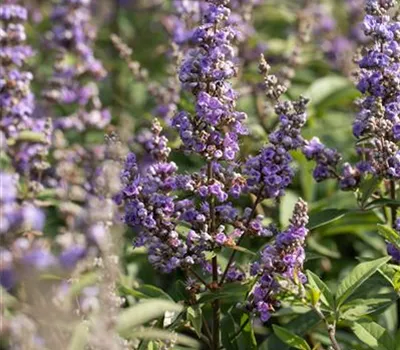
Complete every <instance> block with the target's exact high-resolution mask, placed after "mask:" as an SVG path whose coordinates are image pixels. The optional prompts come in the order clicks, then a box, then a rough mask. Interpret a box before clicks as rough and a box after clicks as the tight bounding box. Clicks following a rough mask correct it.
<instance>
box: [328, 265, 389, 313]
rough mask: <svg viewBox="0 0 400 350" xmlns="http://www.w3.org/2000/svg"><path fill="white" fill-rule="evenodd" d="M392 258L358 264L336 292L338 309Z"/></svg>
mask: <svg viewBox="0 0 400 350" xmlns="http://www.w3.org/2000/svg"><path fill="white" fill-rule="evenodd" d="M389 260H390V257H384V258H380V259H377V260H373V261H367V262H363V263H361V264H358V265H357V266H356V267H355V268H354V269H353V270H352V271H351V272H350V273H349V274H348V275H347V276H346V277H345V278H344V279H343V280H342V282H341V283H340V284H339V287H338V289H337V291H336V301H337V307H340V306H341V305H342V304H344V302H345V301H346V300H347V299H348V298H349V297H350V296H351V295H352V294H353V293H354V292H355V291H356V289H357V288H359V287H360V286H361V285H362V284H363V283H364V282H365V281H366V280H367V279H368V278H370V277H371V276H372V275H373V274H374V273H375V272H376V271H378V269H379V268H380V267H381V266H383V265H384V264H386V263H387V262H388V261H389Z"/></svg>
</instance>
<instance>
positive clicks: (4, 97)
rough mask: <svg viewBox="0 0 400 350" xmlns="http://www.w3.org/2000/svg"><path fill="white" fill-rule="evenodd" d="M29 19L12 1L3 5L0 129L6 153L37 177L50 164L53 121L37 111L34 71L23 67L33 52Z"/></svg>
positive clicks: (0, 9)
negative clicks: (27, 31)
mask: <svg viewBox="0 0 400 350" xmlns="http://www.w3.org/2000/svg"><path fill="white" fill-rule="evenodd" d="M26 19H27V11H26V9H25V8H24V7H22V6H20V5H17V4H13V1H9V0H6V1H5V2H4V3H2V4H1V5H0V28H1V29H0V44H1V53H0V110H1V121H0V132H1V133H3V134H4V135H5V137H6V138H7V139H8V140H9V146H8V147H7V148H6V153H7V155H8V156H9V157H10V159H11V161H12V163H13V165H14V168H15V169H16V170H17V171H18V172H19V173H21V174H23V175H26V176H28V177H29V178H30V179H36V178H37V173H38V171H43V170H44V169H46V167H47V163H46V162H45V157H46V154H47V151H48V144H49V139H50V125H49V123H48V122H46V121H45V120H44V119H43V118H37V117H36V116H35V115H34V110H35V101H34V96H33V94H32V91H31V88H30V83H31V81H32V79H33V75H32V73H30V72H27V71H23V66H24V65H25V62H26V60H27V59H28V58H29V57H30V56H32V55H33V51H32V49H31V48H30V47H29V46H27V45H25V41H26V34H25V28H24V24H23V22H24V21H26ZM27 134H29V135H30V137H28V136H27ZM11 141H12V142H11Z"/></svg>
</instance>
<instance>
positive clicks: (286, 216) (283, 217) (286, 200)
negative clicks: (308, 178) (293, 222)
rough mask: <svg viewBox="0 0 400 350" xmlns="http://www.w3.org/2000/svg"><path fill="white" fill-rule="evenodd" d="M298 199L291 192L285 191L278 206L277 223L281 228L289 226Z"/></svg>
mask: <svg viewBox="0 0 400 350" xmlns="http://www.w3.org/2000/svg"><path fill="white" fill-rule="evenodd" d="M298 199H299V197H298V196H297V195H296V194H295V193H294V192H292V191H287V192H286V194H285V196H284V197H283V198H282V200H281V203H280V205H279V222H280V224H281V226H282V227H286V226H287V225H289V220H290V218H291V217H292V213H293V209H294V206H295V204H296V202H297V201H298Z"/></svg>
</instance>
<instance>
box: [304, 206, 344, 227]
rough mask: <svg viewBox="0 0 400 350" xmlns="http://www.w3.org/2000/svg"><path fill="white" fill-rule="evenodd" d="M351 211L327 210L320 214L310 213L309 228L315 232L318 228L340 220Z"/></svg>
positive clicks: (319, 212)
mask: <svg viewBox="0 0 400 350" xmlns="http://www.w3.org/2000/svg"><path fill="white" fill-rule="evenodd" d="M349 212H350V210H348V209H325V210H322V211H318V212H312V213H310V220H309V222H308V228H309V229H310V230H313V229H315V228H317V227H320V226H323V225H326V224H329V223H331V222H333V221H336V220H339V219H340V218H342V217H343V216H345V215H346V214H348V213H349Z"/></svg>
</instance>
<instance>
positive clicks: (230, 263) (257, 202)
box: [219, 186, 264, 286]
mask: <svg viewBox="0 0 400 350" xmlns="http://www.w3.org/2000/svg"><path fill="white" fill-rule="evenodd" d="M263 190H264V186H261V187H260V190H259V191H258V193H257V197H256V200H255V201H254V203H253V208H252V210H251V213H250V215H249V217H248V219H247V221H246V223H245V227H246V230H245V231H244V232H243V233H242V235H241V236H240V237H239V239H238V241H237V243H236V245H237V246H239V245H240V243H241V242H242V240H243V238H244V236H245V235H246V233H247V232H248V229H247V227H249V224H250V221H251V220H252V219H253V216H254V214H255V213H256V210H257V206H258V204H260V201H261V194H262V191H263ZM236 252H237V251H236V250H233V251H232V253H231V256H230V257H229V260H228V264H227V265H226V268H225V270H224V273H223V274H222V277H221V280H220V282H219V285H220V286H221V285H222V284H223V283H224V281H225V278H226V275H227V274H228V271H229V269H230V267H231V265H232V264H233V259H234V258H235V255H236Z"/></svg>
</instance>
